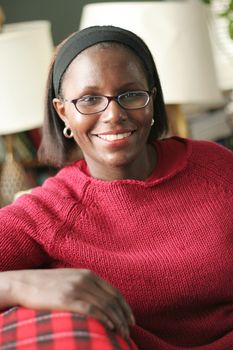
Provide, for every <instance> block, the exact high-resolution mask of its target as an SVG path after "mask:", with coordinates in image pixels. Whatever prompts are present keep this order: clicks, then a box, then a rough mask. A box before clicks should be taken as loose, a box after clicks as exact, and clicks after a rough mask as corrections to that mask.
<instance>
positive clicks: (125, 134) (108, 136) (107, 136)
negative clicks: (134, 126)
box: [96, 131, 134, 141]
mask: <svg viewBox="0 0 233 350" xmlns="http://www.w3.org/2000/svg"><path fill="white" fill-rule="evenodd" d="M133 132H134V131H129V132H123V133H119V134H97V135H96V136H97V137H99V138H100V139H102V140H105V141H117V140H123V139H125V138H127V137H129V136H131V135H132V134H133Z"/></svg>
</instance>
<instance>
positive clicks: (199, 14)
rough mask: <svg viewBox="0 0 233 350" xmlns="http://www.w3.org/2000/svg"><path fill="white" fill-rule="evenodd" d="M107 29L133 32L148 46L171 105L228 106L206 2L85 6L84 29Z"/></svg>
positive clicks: (81, 24)
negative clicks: (216, 63) (219, 78)
mask: <svg viewBox="0 0 233 350" xmlns="http://www.w3.org/2000/svg"><path fill="white" fill-rule="evenodd" d="M106 24H107V25H116V26H119V27H122V28H125V29H129V30H131V31H133V32H135V33H136V34H137V35H139V36H140V37H141V38H142V39H143V40H145V42H146V43H147V45H148V47H149V48H150V50H151V52H152V54H153V57H154V60H155V63H156V65H157V68H158V72H159V76H160V79H161V84H162V89H163V92H164V99H165V102H166V103H167V104H206V105H217V104H218V103H220V102H221V101H222V96H221V94H220V90H219V88H218V83H217V77H216V71H215V66H214V60H213V55H212V51H211V43H210V38H209V34H208V28H207V22H206V17H205V13H204V8H203V5H201V4H200V1H197V0H193V1H154V2H146V1H145V2H144V1H143V2H115V3H95V4H88V5H86V6H84V8H83V13H82V17H81V23H80V28H81V29H82V28H85V27H88V26H92V25H106Z"/></svg>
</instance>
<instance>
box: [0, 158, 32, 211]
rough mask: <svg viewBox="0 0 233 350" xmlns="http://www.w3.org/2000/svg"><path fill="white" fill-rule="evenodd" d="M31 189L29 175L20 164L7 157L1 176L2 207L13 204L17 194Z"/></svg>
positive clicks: (0, 201)
mask: <svg viewBox="0 0 233 350" xmlns="http://www.w3.org/2000/svg"><path fill="white" fill-rule="evenodd" d="M28 188H30V184H29V181H28V180H27V175H26V172H25V170H24V168H23V167H22V165H21V164H20V163H18V162H17V161H15V160H14V158H13V157H11V155H7V157H6V160H5V162H4V163H3V164H2V169H1V174H0V206H1V207H4V206H5V205H8V204H10V203H12V202H13V200H14V196H15V194H16V193H17V192H19V191H22V190H26V189H28Z"/></svg>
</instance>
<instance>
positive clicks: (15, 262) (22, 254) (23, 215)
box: [0, 180, 64, 271]
mask: <svg viewBox="0 0 233 350" xmlns="http://www.w3.org/2000/svg"><path fill="white" fill-rule="evenodd" d="M46 182H48V185H47V184H46V185H45V186H44V185H43V186H42V187H37V188H35V189H34V190H33V191H32V193H31V194H25V195H22V196H21V197H19V198H18V199H17V200H16V201H15V202H14V203H13V204H11V205H8V206H6V207H4V208H2V209H1V210H0V271H7V270H18V269H27V268H39V267H43V266H49V265H50V264H51V262H52V261H53V258H52V257H51V250H50V247H51V244H52V242H53V240H54V232H55V231H56V224H59V221H61V220H62V218H61V217H60V218H59V217H58V215H57V212H59V213H61V212H64V210H62V206H64V203H62V200H60V198H59V196H58V193H59V192H61V193H62V191H57V190H58V189H57V186H56V185H54V184H56V181H55V180H51V181H48V180H47V181H46ZM51 187H52V188H51ZM57 203H59V204H57Z"/></svg>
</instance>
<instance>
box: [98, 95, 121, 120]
mask: <svg viewBox="0 0 233 350" xmlns="http://www.w3.org/2000/svg"><path fill="white" fill-rule="evenodd" d="M101 119H102V121H103V122H104V123H112V124H114V123H116V124H117V123H119V122H122V121H124V120H126V119H127V111H126V110H125V109H124V108H122V107H121V106H120V105H119V103H118V102H117V101H115V100H111V101H110V102H109V105H108V107H107V108H106V109H105V110H104V111H103V112H102V114H101Z"/></svg>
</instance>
